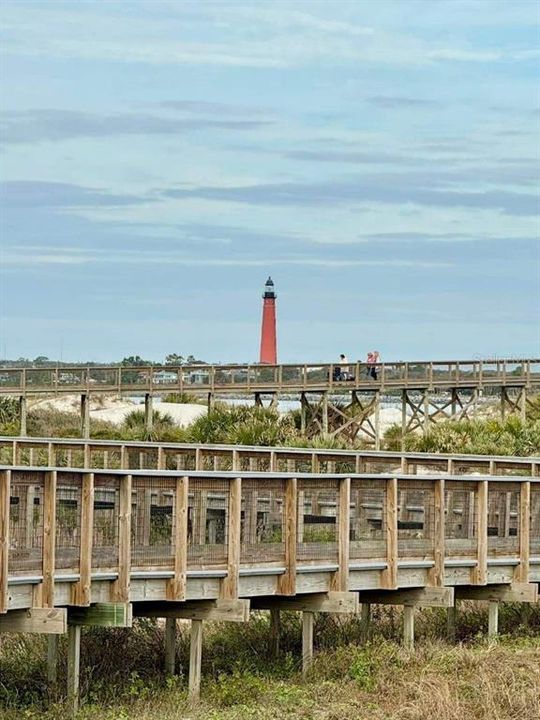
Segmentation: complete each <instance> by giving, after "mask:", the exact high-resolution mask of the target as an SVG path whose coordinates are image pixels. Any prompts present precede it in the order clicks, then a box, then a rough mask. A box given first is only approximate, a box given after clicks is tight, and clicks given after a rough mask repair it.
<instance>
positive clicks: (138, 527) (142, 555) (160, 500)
mask: <svg viewBox="0 0 540 720" xmlns="http://www.w3.org/2000/svg"><path fill="white" fill-rule="evenodd" d="M175 488H176V480H175V478H160V477H154V476H151V477H140V476H134V477H133V479H132V501H131V565H132V567H134V568H140V569H148V568H163V567H172V566H173V564H174V562H173V548H172V528H173V508H174V494H175Z"/></svg>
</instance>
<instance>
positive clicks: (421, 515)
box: [398, 479, 435, 558]
mask: <svg viewBox="0 0 540 720" xmlns="http://www.w3.org/2000/svg"><path fill="white" fill-rule="evenodd" d="M434 517H435V490H434V484H433V483H432V482H428V481H424V482H422V481H421V480H416V479H415V480H399V481H398V555H399V557H415V558H419V557H420V558H427V557H432V556H433V525H434Z"/></svg>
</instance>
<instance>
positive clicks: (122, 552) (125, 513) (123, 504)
mask: <svg viewBox="0 0 540 720" xmlns="http://www.w3.org/2000/svg"><path fill="white" fill-rule="evenodd" d="M119 496H120V497H119V518H118V579H117V580H116V582H115V583H114V586H113V590H112V596H113V597H112V599H113V600H115V601H117V602H129V590H130V574H131V475H122V477H121V478H120V488H119Z"/></svg>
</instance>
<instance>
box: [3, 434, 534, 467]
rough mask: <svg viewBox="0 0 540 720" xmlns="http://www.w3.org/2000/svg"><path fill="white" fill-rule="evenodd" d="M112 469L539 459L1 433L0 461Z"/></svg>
mask: <svg viewBox="0 0 540 720" xmlns="http://www.w3.org/2000/svg"><path fill="white" fill-rule="evenodd" d="M1 463H4V464H6V465H8V464H13V465H31V466H47V465H49V466H54V467H71V468H73V467H81V468H96V469H107V468H111V469H113V470H114V469H116V470H121V469H124V470H145V469H146V470H189V471H192V470H214V471H218V470H241V471H250V472H269V471H277V472H289V473H295V472H303V473H306V472H315V473H318V472H322V473H326V472H334V473H335V472H338V473H384V472H388V473H391V472H401V473H405V474H412V475H416V474H421V473H426V472H427V473H430V472H431V473H439V472H445V473H448V474H449V475H454V474H455V475H467V474H473V473H481V474H483V475H526V476H531V477H535V476H536V477H538V476H540V457H514V456H509V455H498V456H497V455H468V454H466V455H459V454H455V453H454V454H445V453H420V452H403V451H397V452H395V451H383V450H379V451H374V450H353V449H346V450H338V449H325V448H297V447H264V446H257V445H224V444H212V443H167V442H147V441H139V442H137V441H121V440H77V439H72V438H38V437H31V438H30V437H28V438H21V437H0V464H1Z"/></svg>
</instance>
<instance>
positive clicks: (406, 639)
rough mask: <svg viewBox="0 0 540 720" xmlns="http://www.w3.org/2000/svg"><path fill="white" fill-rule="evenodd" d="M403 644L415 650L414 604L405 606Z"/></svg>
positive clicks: (408, 648)
mask: <svg viewBox="0 0 540 720" xmlns="http://www.w3.org/2000/svg"><path fill="white" fill-rule="evenodd" d="M403 644H404V646H405V647H406V649H407V650H414V605H404V606H403Z"/></svg>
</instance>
